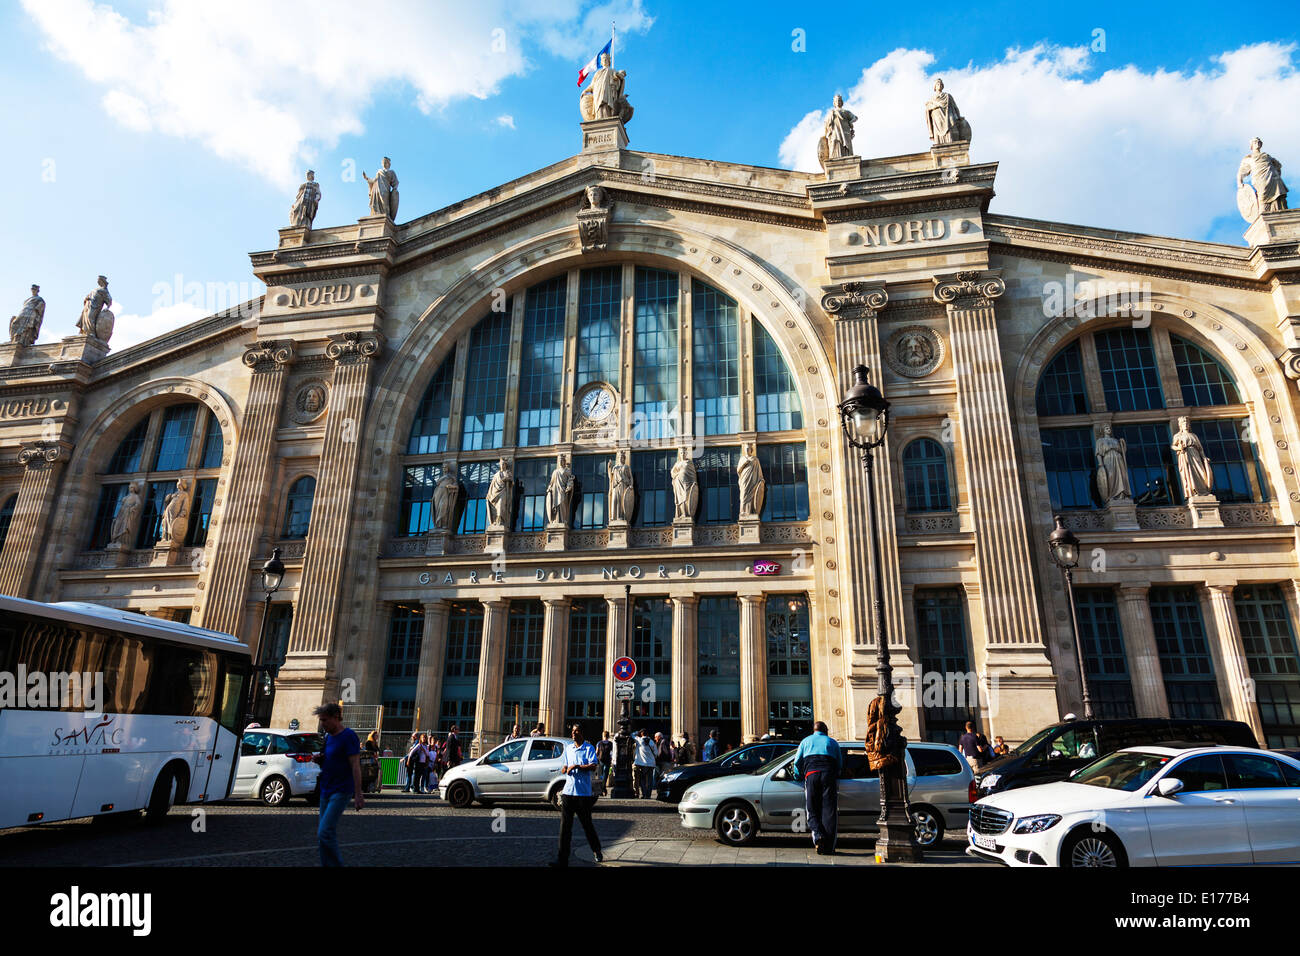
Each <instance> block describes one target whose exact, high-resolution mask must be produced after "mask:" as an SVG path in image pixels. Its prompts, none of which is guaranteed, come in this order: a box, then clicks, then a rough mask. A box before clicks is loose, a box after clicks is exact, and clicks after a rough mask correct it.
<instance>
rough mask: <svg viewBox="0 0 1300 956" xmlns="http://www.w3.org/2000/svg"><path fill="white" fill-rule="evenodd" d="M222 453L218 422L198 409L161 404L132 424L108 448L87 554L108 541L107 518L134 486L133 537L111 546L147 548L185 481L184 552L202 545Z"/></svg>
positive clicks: (192, 405) (196, 406) (190, 405)
mask: <svg viewBox="0 0 1300 956" xmlns="http://www.w3.org/2000/svg"><path fill="white" fill-rule="evenodd" d="M223 453H224V448H223V443H222V437H221V423H220V422H218V421H217V418H216V416H215V415H214V414H213V413H212V412H211V411H210V410H209V409H208V408H207V407H206V406H203V405H200V404H198V403H197V402H189V403H185V404H179V405H167V406H164V407H162V408H157V409H155V410H154V411H152V412H150V413H149V414H148V415H146V416H145V417H144V418H142V419H141V420H140V421H139V422H137V423H136V424H135V425H134V426H133V427H132V428H131V430H130V431H129V432H127V434H126V437H124V438H123V439H122V441H121V442H120V443H119V444H118V446H117V448H116V449H114V451H113V454H112V455H110V456H109V458H108V460H107V461H106V462H105V463H104V470H103V471H101V472H100V473H99V476H98V477H99V483H100V491H99V500H98V503H97V505H96V507H95V514H94V519H93V521H92V523H91V528H90V536H89V539H88V541H87V548H88V549H89V550H92V551H94V550H100V549H103V548H106V547H107V546H108V545H109V544H110V542H111V541H112V532H113V519H114V518H115V517H116V515H117V512H118V507H119V506H120V505H121V503H122V500H123V499H124V498H126V497H127V496H128V494H129V493H130V488H131V485H133V484H134V485H135V486H136V489H137V494H138V496H139V498H140V501H141V506H140V516H139V519H138V520H137V522H136V529H135V534H134V535H133V536H132V537H131V538H130V539H129V540H119V541H118V542H117V543H118V544H119V545H121V546H122V547H125V548H139V549H143V548H152V547H153V546H154V544H155V542H157V541H158V538H159V535H160V533H161V522H162V515H163V507H164V504H165V502H166V499H167V496H168V495H169V494H172V493H173V492H175V491H176V490H177V488H178V486H179V482H180V481H181V480H182V479H185V480H186V481H187V482H188V483H189V488H190V495H191V497H190V507H189V524H188V527H187V530H186V534H185V540H184V542H183V543H184V545H185V546H186V547H196V548H198V547H202V546H203V545H204V544H206V543H207V538H208V525H209V522H210V520H211V518H212V506H213V502H214V501H215V499H216V493H217V480H218V478H219V477H220V470H221V461H222V455H223Z"/></svg>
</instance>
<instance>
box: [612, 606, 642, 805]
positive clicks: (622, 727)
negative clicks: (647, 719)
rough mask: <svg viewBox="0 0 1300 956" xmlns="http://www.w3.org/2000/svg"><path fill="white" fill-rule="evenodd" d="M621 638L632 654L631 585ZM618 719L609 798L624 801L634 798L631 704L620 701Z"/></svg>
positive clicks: (625, 650)
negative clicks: (611, 787) (612, 787)
mask: <svg viewBox="0 0 1300 956" xmlns="http://www.w3.org/2000/svg"><path fill="white" fill-rule="evenodd" d="M623 615H624V618H623V636H624V638H625V649H624V651H623V653H624V655H630V654H631V653H632V585H630V584H625V585H623ZM621 704H622V706H621V707H620V708H619V712H620V714H621V715H622V716H620V717H619V718H618V733H617V734H615V735H614V743H615V744H616V745H617V749H616V755H617V756H616V757H615V759H614V790H613V793H612V794H611V796H613V797H614V798H616V799H625V798H628V797H634V796H636V791H635V790H634V789H633V786H632V714H631V708H632V702H631V701H628V700H625V701H621Z"/></svg>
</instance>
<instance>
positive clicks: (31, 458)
mask: <svg viewBox="0 0 1300 956" xmlns="http://www.w3.org/2000/svg"><path fill="white" fill-rule="evenodd" d="M61 457H63V446H62V445H60V444H59V443H58V442H51V441H37V442H31V443H30V444H27V445H23V447H22V448H20V449H19V450H18V464H20V465H22V466H24V467H25V468H43V467H45V466H46V465H50V464H53V463H54V462H56V461H58V460H59V459H60V458H61Z"/></svg>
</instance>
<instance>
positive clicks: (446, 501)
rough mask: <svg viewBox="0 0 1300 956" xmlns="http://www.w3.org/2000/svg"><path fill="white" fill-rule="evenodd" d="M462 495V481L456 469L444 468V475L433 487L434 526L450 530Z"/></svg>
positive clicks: (442, 529)
mask: <svg viewBox="0 0 1300 956" xmlns="http://www.w3.org/2000/svg"><path fill="white" fill-rule="evenodd" d="M459 497H460V482H459V481H458V480H456V474H455V469H454V468H451V467H447V468H443V470H442V477H441V478H439V479H438V484H437V485H436V486H435V487H434V489H433V526H434V527H435V528H437V529H439V530H440V531H450V530H451V521H452V518H453V517H454V516H455V514H456V501H457V499H458V498H459Z"/></svg>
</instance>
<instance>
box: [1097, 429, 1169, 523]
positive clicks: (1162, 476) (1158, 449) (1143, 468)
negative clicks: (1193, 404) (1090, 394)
mask: <svg viewBox="0 0 1300 956" xmlns="http://www.w3.org/2000/svg"><path fill="white" fill-rule="evenodd" d="M1114 428H1115V437H1116V438H1120V439H1123V440H1124V442H1125V443H1126V444H1127V446H1128V454H1127V458H1128V478H1129V487H1130V488H1132V489H1133V501H1134V502H1135V503H1136V504H1138V505H1179V504H1182V503H1183V493H1182V485H1181V484H1180V483H1179V481H1178V478H1177V468H1176V466H1175V464H1174V450H1173V449H1172V448H1170V447H1169V443H1170V442H1171V441H1172V440H1173V436H1172V434H1171V433H1170V431H1169V423H1168V422H1152V423H1149V424H1141V425H1116V426H1115V427H1114Z"/></svg>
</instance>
